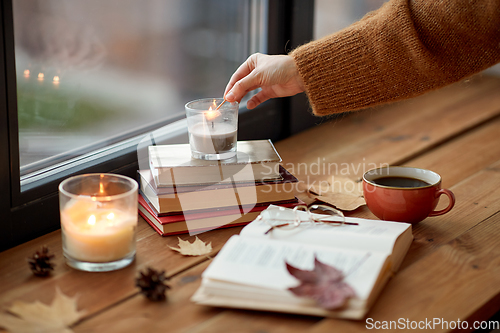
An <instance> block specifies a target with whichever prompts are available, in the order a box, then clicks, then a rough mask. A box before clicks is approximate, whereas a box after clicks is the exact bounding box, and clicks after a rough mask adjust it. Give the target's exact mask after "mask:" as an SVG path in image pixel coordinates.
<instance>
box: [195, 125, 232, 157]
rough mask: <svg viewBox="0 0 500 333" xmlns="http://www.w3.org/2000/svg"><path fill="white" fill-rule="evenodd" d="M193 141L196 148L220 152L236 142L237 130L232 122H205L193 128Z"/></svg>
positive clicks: (229, 148) (207, 151) (214, 152)
mask: <svg viewBox="0 0 500 333" xmlns="http://www.w3.org/2000/svg"><path fill="white" fill-rule="evenodd" d="M190 132H191V142H192V144H193V146H194V147H195V149H196V150H198V151H201V152H205V153H210V154H219V153H221V152H225V151H228V150H231V149H232V148H233V147H234V146H235V144H236V136H237V130H236V129H235V128H234V126H233V125H231V124H226V123H213V126H212V123H211V122H208V123H207V122H203V123H199V124H195V125H193V127H192V128H191V131H190Z"/></svg>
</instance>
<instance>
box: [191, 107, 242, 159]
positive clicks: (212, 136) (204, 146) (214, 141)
mask: <svg viewBox="0 0 500 333" xmlns="http://www.w3.org/2000/svg"><path fill="white" fill-rule="evenodd" d="M222 101H223V100H222V99H202V100H197V101H193V102H190V103H188V104H186V117H187V122H188V130H189V143H190V146H191V155H192V156H193V157H194V158H199V159H205V160H221V159H228V158H231V157H234V156H236V145H237V133H238V103H225V104H224V105H223V106H222V107H221V108H220V109H218V110H215V108H216V107H217V105H219V104H220V103H222Z"/></svg>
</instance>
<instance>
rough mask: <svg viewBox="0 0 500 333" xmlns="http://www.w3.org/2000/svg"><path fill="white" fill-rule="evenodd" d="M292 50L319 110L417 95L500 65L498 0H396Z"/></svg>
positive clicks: (322, 112)
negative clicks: (330, 33) (333, 32)
mask: <svg viewBox="0 0 500 333" xmlns="http://www.w3.org/2000/svg"><path fill="white" fill-rule="evenodd" d="M290 55H291V56H292V57H293V58H294V60H295V63H296V64H297V67H298V70H299V73H300V75H301V77H302V79H303V81H304V83H305V87H306V93H307V95H308V97H309V100H310V103H311V105H312V108H313V112H314V113H315V114H317V115H327V114H332V113H337V112H344V111H352V110H358V109H362V108H365V107H368V106H375V105H379V104H383V103H388V102H393V101H397V100H401V99H405V98H410V97H414V96H417V95H420V94H423V93H425V92H427V91H430V90H433V89H437V88H440V87H442V86H445V85H447V84H450V83H453V82H456V81H459V80H460V79H462V78H464V77H467V76H470V75H472V74H474V73H477V72H479V71H481V70H483V69H485V68H487V67H490V66H492V65H494V64H495V63H497V62H500V0H432V1H429V0H391V1H389V2H387V3H385V4H384V5H383V6H382V7H381V8H380V9H379V10H377V11H375V12H372V13H369V14H368V15H367V16H365V17H364V18H363V19H362V20H360V21H358V22H356V23H354V24H353V25H351V26H349V27H347V28H346V29H344V30H341V31H339V32H338V33H335V34H332V35H330V36H327V37H324V38H322V39H320V40H317V41H313V42H310V43H308V44H305V45H303V46H300V47H299V48H297V49H295V50H294V51H293V52H291V53H290Z"/></svg>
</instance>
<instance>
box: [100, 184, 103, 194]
mask: <svg viewBox="0 0 500 333" xmlns="http://www.w3.org/2000/svg"><path fill="white" fill-rule="evenodd" d="M99 193H101V194H104V184H103V183H99Z"/></svg>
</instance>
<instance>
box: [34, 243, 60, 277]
mask: <svg viewBox="0 0 500 333" xmlns="http://www.w3.org/2000/svg"><path fill="white" fill-rule="evenodd" d="M54 257H55V256H54V255H53V254H49V248H48V247H47V246H43V247H42V251H36V252H35V254H33V256H32V257H31V258H28V263H29V265H30V269H31V271H32V272H33V274H35V275H36V276H47V275H49V274H50V271H52V270H54V266H55V265H54V264H53V263H51V262H50V260H51V259H53V258H54Z"/></svg>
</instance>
